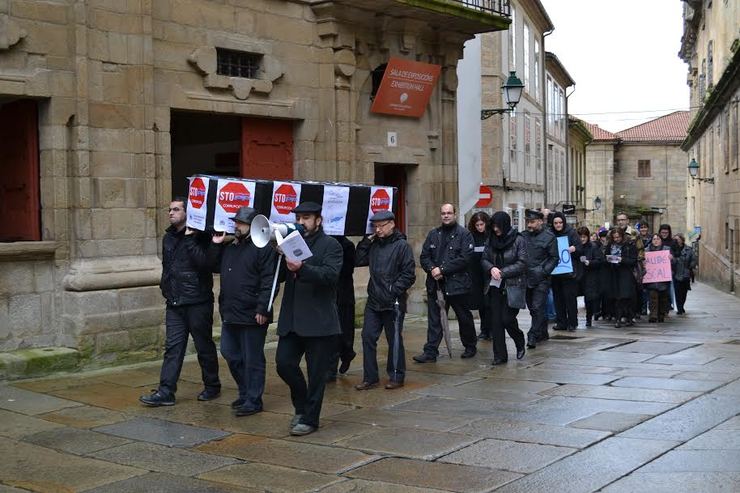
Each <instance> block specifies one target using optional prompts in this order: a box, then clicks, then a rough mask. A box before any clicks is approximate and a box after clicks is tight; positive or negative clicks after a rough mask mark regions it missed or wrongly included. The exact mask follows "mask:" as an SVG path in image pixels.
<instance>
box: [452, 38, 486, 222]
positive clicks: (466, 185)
mask: <svg viewBox="0 0 740 493" xmlns="http://www.w3.org/2000/svg"><path fill="white" fill-rule="evenodd" d="M457 80H458V85H457V161H458V192H459V197H460V213H459V214H458V217H460V218H461V220H464V217H465V214H466V213H467V212H468V211H470V209H472V208H473V206H474V205H475V203H476V202H477V201H478V187H479V186H480V183H481V146H482V141H481V134H482V130H481V119H480V111H481V93H482V91H481V38H480V36H476V37H475V38H474V39H471V40H469V41H468V42H466V43H465V50H464V52H463V59H462V60H460V62H459V63H458V64H457Z"/></svg>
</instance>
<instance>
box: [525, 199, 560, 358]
mask: <svg viewBox="0 0 740 493" xmlns="http://www.w3.org/2000/svg"><path fill="white" fill-rule="evenodd" d="M525 218H526V221H527V231H525V232H524V233H522V236H524V239H525V241H526V242H527V307H528V308H529V313H530V315H531V316H532V326H531V327H530V329H529V332H528V333H527V347H528V348H530V349H534V348H535V347H537V343H538V342H540V341H546V340H547V339H549V338H550V336H549V335H548V333H547V315H546V313H545V310H546V305H547V293H548V291H550V273H551V272H552V271H553V270H554V269H555V267H557V265H558V262H559V256H558V242H557V240H556V239H555V235H553V234H552V233H551V232H550V231H549V229H547V228H545V227H544V224H545V216H544V214H542V212H540V211H538V210H535V209H527V210H526V211H525Z"/></svg>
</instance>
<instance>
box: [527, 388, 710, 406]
mask: <svg viewBox="0 0 740 493" xmlns="http://www.w3.org/2000/svg"><path fill="white" fill-rule="evenodd" d="M542 394H545V395H562V396H568V397H592V398H595V399H614V400H624V401H642V402H667V403H673V404H681V403H683V402H686V401H689V400H691V399H693V398H694V397H697V396H699V395H701V392H685V391H682V390H662V389H643V388H635V387H612V386H610V385H574V384H568V385H561V386H559V387H556V388H554V389H550V390H546V391H544V392H542Z"/></svg>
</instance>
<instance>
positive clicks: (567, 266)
mask: <svg viewBox="0 0 740 493" xmlns="http://www.w3.org/2000/svg"><path fill="white" fill-rule="evenodd" d="M568 248H569V245H568V237H567V236H558V255H559V256H560V261H559V262H558V266H557V267H555V270H554V271H552V275H557V274H569V273H571V272H573V261H572V260H571V258H570V252H569V251H568Z"/></svg>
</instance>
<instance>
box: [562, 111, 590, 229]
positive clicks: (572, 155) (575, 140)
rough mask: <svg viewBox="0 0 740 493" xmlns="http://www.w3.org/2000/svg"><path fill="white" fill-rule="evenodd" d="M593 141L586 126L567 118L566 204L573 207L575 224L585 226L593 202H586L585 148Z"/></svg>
mask: <svg viewBox="0 0 740 493" xmlns="http://www.w3.org/2000/svg"><path fill="white" fill-rule="evenodd" d="M592 140H593V135H591V132H589V130H588V127H587V126H586V124H585V123H584V122H583V121H582V120H579V119H578V118H574V117H568V161H567V162H568V199H567V200H568V202H569V203H570V204H571V205H574V206H575V209H576V214H575V222H576V224H585V222H586V214H587V213H588V212H590V210H591V209H592V208H593V201H591V202H587V201H586V147H587V146H588V145H589V144H590V143H591V141H592Z"/></svg>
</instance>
